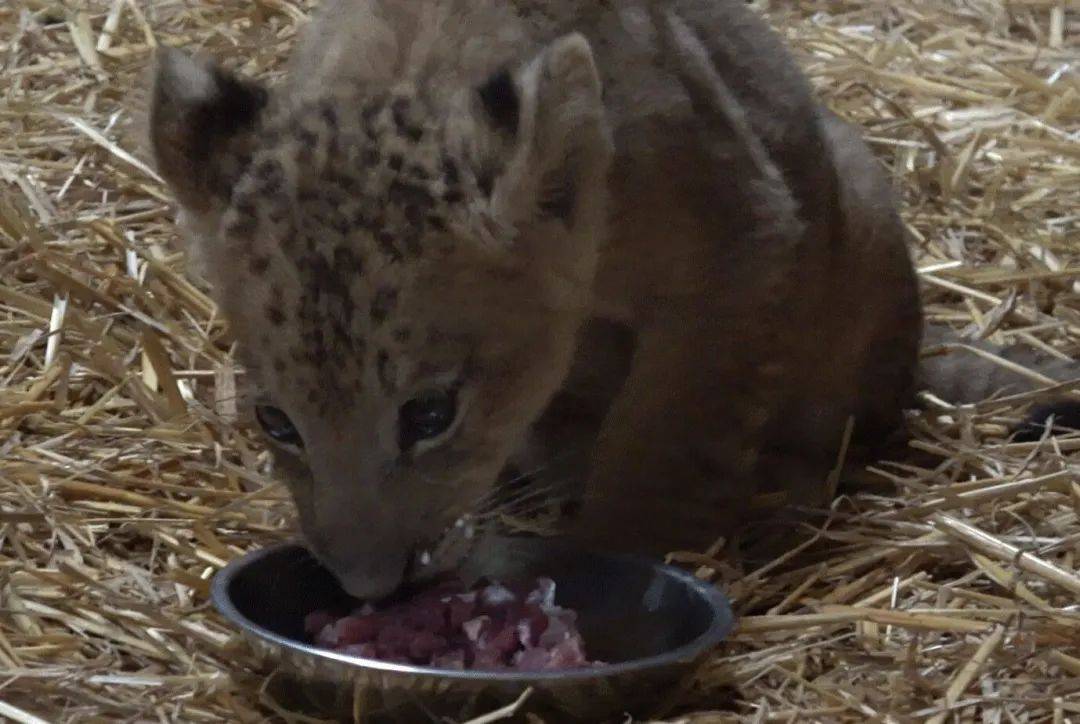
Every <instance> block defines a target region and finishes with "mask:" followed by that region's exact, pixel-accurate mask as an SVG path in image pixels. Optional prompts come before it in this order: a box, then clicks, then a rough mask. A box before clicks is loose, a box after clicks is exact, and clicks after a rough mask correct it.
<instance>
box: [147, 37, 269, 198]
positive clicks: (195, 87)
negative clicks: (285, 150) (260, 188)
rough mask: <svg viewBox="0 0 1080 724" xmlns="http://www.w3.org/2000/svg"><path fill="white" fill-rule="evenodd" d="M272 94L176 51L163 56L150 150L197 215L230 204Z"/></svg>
mask: <svg viewBox="0 0 1080 724" xmlns="http://www.w3.org/2000/svg"><path fill="white" fill-rule="evenodd" d="M267 97H268V96H267V92H266V90H265V89H264V88H263V87H262V86H261V85H258V84H257V83H255V82H252V81H248V80H243V79H240V78H238V77H236V76H234V75H232V74H230V73H228V72H226V71H224V70H222V69H221V68H219V67H218V66H217V65H215V64H213V63H211V62H207V61H202V60H196V59H194V58H191V57H190V56H188V55H187V54H185V53H183V52H181V51H179V50H174V49H172V48H162V49H161V50H159V51H158V52H157V56H156V58H155V68H154V90H153V96H152V98H151V101H150V103H151V106H150V144H151V148H152V149H153V152H154V158H155V162H156V165H157V170H158V173H160V174H161V176H162V177H163V178H164V179H165V181H166V182H168V184H169V186H170V187H171V188H172V190H173V193H174V194H176V197H177V200H179V202H180V203H181V204H182V205H183V206H184V207H186V208H188V209H190V210H192V211H195V212H205V211H208V210H210V209H212V208H213V207H214V206H215V204H216V203H222V202H224V201H226V200H227V199H228V196H229V193H230V189H231V187H232V185H233V184H234V183H235V182H236V180H237V178H238V177H239V175H240V173H241V172H242V171H243V165H244V163H245V161H244V159H245V157H246V155H247V153H248V151H249V149H250V147H251V145H252V141H253V135H254V129H255V126H256V124H257V121H258V119H259V116H260V114H261V113H262V111H263V109H264V108H265V106H266V103H267Z"/></svg>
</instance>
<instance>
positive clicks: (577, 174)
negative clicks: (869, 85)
mask: <svg viewBox="0 0 1080 724" xmlns="http://www.w3.org/2000/svg"><path fill="white" fill-rule="evenodd" d="M151 140H152V144H153V148H154V152H155V155H156V159H157V164H158V168H159V169H160V172H161V174H162V176H163V177H164V178H165V179H167V181H168V183H169V184H170V186H171V188H172V190H173V192H174V193H175V195H176V197H177V199H178V201H179V203H180V205H181V207H182V212H183V213H182V223H183V226H184V227H185V228H186V231H187V234H188V236H189V237H190V238H191V240H192V242H193V252H194V254H195V256H196V257H197V258H198V259H199V261H200V262H201V264H202V267H203V269H204V270H205V275H206V276H207V278H208V279H209V281H210V282H211V284H212V285H213V287H214V289H215V291H216V295H217V298H218V300H219V301H220V303H221V306H222V309H223V311H224V314H225V315H226V316H227V318H228V319H229V321H230V323H231V325H232V326H233V329H234V330H235V334H236V336H237V338H238V340H239V342H240V345H241V348H242V350H243V355H244V357H243V359H244V361H245V363H246V364H247V365H248V366H249V369H250V373H251V375H252V376H253V378H254V379H255V380H256V381H257V383H258V385H259V387H260V388H261V393H262V398H261V399H260V400H259V401H258V406H257V409H256V412H257V415H258V419H259V421H260V423H261V425H262V427H263V428H264V429H265V431H266V433H267V435H268V437H269V439H270V441H271V443H272V445H273V449H274V452H275V455H276V458H277V460H278V463H279V467H280V469H281V470H282V471H283V474H284V476H285V479H286V480H287V481H288V484H289V486H290V489H291V491H292V494H293V496H294V498H295V501H296V505H297V508H298V510H299V516H300V522H301V525H302V529H303V532H304V534H305V536H306V538H307V540H308V542H309V543H310V545H311V547H312V549H313V550H314V552H315V553H316V555H318V556H319V558H320V559H321V560H322V561H323V562H324V563H325V564H326V565H327V566H328V567H329V568H331V569H332V570H333V571H334V572H335V573H336V575H337V576H338V577H339V578H340V580H341V582H342V583H343V585H344V586H345V587H346V588H347V589H348V590H349V591H350V592H351V593H353V594H355V595H358V596H378V595H381V594H385V593H388V592H390V591H392V590H393V589H395V588H396V587H397V586H398V585H399V584H400V583H401V582H402V581H403V580H404V579H406V578H409V577H414V576H422V575H425V574H426V573H429V572H435V571H440V570H446V569H449V568H455V567H457V566H459V565H460V564H461V563H462V562H463V560H464V559H465V558H467V557H468V556H469V555H470V552H471V551H472V550H473V549H474V541H475V540H476V539H477V538H479V537H481V535H480V534H482V533H484V532H485V530H486V529H487V528H488V527H489V526H488V525H486V524H487V523H488V522H490V520H491V510H492V504H491V503H492V500H494V499H495V496H494V493H493V491H494V489H495V486H496V482H497V481H498V480H500V479H501V478H507V477H511V473H510V471H514V470H517V471H521V472H529V471H530V470H532V469H533V468H532V465H533V464H536V465H538V466H539V468H540V469H539V472H538V475H537V477H538V478H539V479H540V480H547V481H548V482H551V484H553V485H554V484H555V483H559V482H562V480H560V479H558V478H567V479H570V478H574V477H581V478H584V479H585V483H584V492H583V493H582V494H581V496H580V508H579V510H578V513H577V515H576V516H575V517H574V519H573V520H572V521H571V522H570V523H569V527H568V529H567V533H568V535H569V536H570V537H572V538H574V539H576V540H577V541H578V542H580V543H582V544H585V545H590V546H598V547H608V548H615V549H620V550H637V551H645V552H650V553H657V554H659V553H662V552H664V551H666V550H670V549H673V548H681V547H700V546H703V545H706V544H708V543H709V542H710V541H712V540H713V539H714V538H715V537H716V536H717V535H718V534H720V533H724V532H726V531H729V530H732V529H733V526H734V525H735V524H736V522H738V521H739V519H740V516H742V514H743V513H744V512H745V504H746V502H747V500H748V498H749V497H750V496H751V495H752V494H754V493H755V492H760V491H766V492H768V491H781V492H786V493H787V495H788V499H789V500H790V501H792V502H797V503H814V502H818V501H819V500H820V498H821V496H822V494H823V492H824V486H823V481H824V479H825V476H826V472H827V471H828V470H829V468H830V466H831V465H832V464H833V462H834V461H835V459H836V455H837V451H838V449H839V447H840V445H841V442H842V440H843V438H844V436H845V430H846V429H847V428H848V426H849V424H851V425H853V427H852V428H851V429H852V431H853V433H854V439H855V441H856V442H860V443H862V442H865V443H873V442H874V441H876V440H878V439H880V438H882V437H883V436H885V435H887V434H888V433H889V432H891V431H892V430H894V429H895V428H896V427H897V425H898V423H899V421H900V413H901V409H902V407H903V406H904V405H905V404H906V403H907V402H908V401H909V400H910V398H911V395H912V392H913V380H914V374H915V368H916V354H917V348H918V345H919V339H920V329H921V320H920V309H919V302H918V296H917V289H916V282H915V277H914V274H913V270H912V265H911V262H910V260H909V257H908V252H907V249H906V246H905V235H904V231H903V228H902V226H901V223H900V221H899V219H898V216H897V212H896V209H895V205H894V203H893V200H892V198H891V197H890V194H889V189H888V185H887V183H886V180H885V179H884V177H883V174H882V173H881V172H880V171H879V169H878V167H877V165H876V164H875V162H874V160H873V159H872V158H871V156H870V154H869V153H868V151H867V148H866V147H865V145H864V144H863V142H862V141H861V140H860V139H859V137H858V135H857V134H856V133H855V132H854V131H853V130H852V129H851V128H849V127H848V126H847V125H845V124H844V123H842V122H840V121H839V120H837V119H836V118H834V117H832V116H831V115H829V113H827V112H826V111H825V110H823V109H822V107H821V106H819V105H818V104H817V103H816V102H815V101H814V99H813V98H812V96H811V92H810V89H809V88H808V85H807V83H806V82H805V81H804V79H803V77H802V76H801V75H800V73H799V71H798V69H797V68H796V66H795V64H794V63H793V62H792V60H791V58H790V57H789V55H788V53H787V52H786V51H785V49H784V48H783V47H782V45H781V43H780V41H779V39H778V38H777V36H776V35H774V34H773V33H772V32H771V31H770V30H769V29H768V28H767V27H766V25H765V24H764V23H763V22H762V21H761V20H760V19H759V18H758V17H756V16H755V15H754V14H753V13H752V12H751V11H749V10H748V9H747V8H746V7H745V3H744V2H741V1H740V0H671V1H669V2H658V1H657V2H647V1H646V0H626V1H624V2H617V3H615V2H598V1H597V0H587V1H586V0H581V1H577V2H576V1H573V0H517V1H516V2H510V3H506V2H497V1H496V0H432V1H431V2H423V3H421V2H400V1H398V0H328V2H327V3H326V6H325V7H324V8H323V10H322V11H321V14H320V15H319V16H318V17H317V19H316V20H315V21H314V22H313V23H312V24H311V25H310V27H308V28H307V29H306V32H305V34H304V36H303V39H302V40H301V42H300V44H299V48H298V50H297V51H296V55H295V57H294V59H293V63H292V66H291V71H290V74H289V77H288V80H287V81H286V82H285V83H283V84H281V85H280V86H278V87H275V88H265V87H263V86H261V85H259V84H256V83H254V82H252V81H249V80H243V79H240V78H238V77H236V76H234V75H232V74H230V73H227V72H225V71H223V70H221V69H220V68H218V67H217V66H215V65H213V64H211V63H208V62H203V61H196V60H193V59H191V58H189V57H188V56H186V55H184V54H182V53H180V52H179V51H164V52H162V53H161V54H160V56H159V63H158V68H157V74H156V83H155V92H154V96H153V101H152V110H151ZM554 471H558V474H557V475H556V474H555V473H554ZM545 476H546V477H545ZM546 484H547V483H544V485H546ZM546 490H547V488H540V489H539V490H536V489H533V490H532V491H531V492H529V490H528V489H526V493H525V494H526V495H540V496H543V495H544V494H545V491H546ZM552 494H554V493H552ZM559 494H560V495H561V494H562V493H559Z"/></svg>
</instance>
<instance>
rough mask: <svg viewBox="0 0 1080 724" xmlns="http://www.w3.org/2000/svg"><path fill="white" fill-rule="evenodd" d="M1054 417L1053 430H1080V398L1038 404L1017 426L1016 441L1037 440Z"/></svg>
mask: <svg viewBox="0 0 1080 724" xmlns="http://www.w3.org/2000/svg"><path fill="white" fill-rule="evenodd" d="M1050 418H1053V427H1052V431H1053V432H1068V431H1071V430H1080V400H1057V401H1054V402H1049V403H1046V404H1043V405H1038V406H1037V407H1035V408H1033V409H1032V410H1031V412H1029V413H1028V416H1027V419H1026V420H1024V422H1022V423H1021V424H1020V425H1018V426H1017V428H1016V432H1015V434H1014V435H1013V438H1012V439H1013V441H1014V442H1035V441H1037V440H1039V439H1041V438H1042V436H1043V434H1044V433H1045V431H1046V424H1047V422H1048V421H1049V420H1050Z"/></svg>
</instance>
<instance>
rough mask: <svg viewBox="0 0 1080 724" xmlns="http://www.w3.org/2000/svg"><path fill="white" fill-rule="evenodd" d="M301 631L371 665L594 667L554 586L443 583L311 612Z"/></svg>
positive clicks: (551, 583)
mask: <svg viewBox="0 0 1080 724" xmlns="http://www.w3.org/2000/svg"><path fill="white" fill-rule="evenodd" d="M304 630H305V631H306V632H307V635H308V636H310V637H311V639H312V641H313V642H314V643H315V644H316V645H317V646H321V647H324V648H328V649H333V650H334V651H339V652H341V653H345V654H351V655H353V656H362V657H364V658H369V659H380V660H382V661H393V662H397V663H406V664H419V665H422V666H434V667H437V668H441V669H458V670H462V669H487V670H500V669H501V670H514V671H555V670H563V669H573V668H580V667H586V666H596V665H598V664H599V662H591V661H589V660H588V658H587V657H586V655H585V644H584V641H583V640H582V638H581V633H580V632H579V631H578V630H577V614H575V613H574V612H573V611H571V610H569V609H566V608H562V607H560V606H557V605H555V582H554V581H552V580H551V579H550V578H538V579H536V584H535V586H533V587H532V588H529V587H527V586H523V587H509V586H504V585H502V584H500V583H488V584H485V585H483V586H480V587H477V588H475V589H473V590H466V589H465V587H464V585H462V584H460V583H443V584H439V585H438V586H436V587H434V588H431V589H429V590H426V591H423V592H421V593H420V594H418V595H416V596H414V597H413V598H412V599H410V600H408V601H405V602H403V603H397V604H393V605H390V606H387V607H386V608H383V609H381V610H377V609H376V608H375V607H373V606H372V605H370V604H365V605H363V606H362V607H360V608H358V609H356V610H354V611H353V612H352V613H350V614H348V615H346V616H335V615H333V614H331V613H330V612H328V611H314V612H312V613H310V614H308V616H307V617H306V618H305V619H304Z"/></svg>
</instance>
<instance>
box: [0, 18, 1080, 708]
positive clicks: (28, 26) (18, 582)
mask: <svg viewBox="0 0 1080 724" xmlns="http://www.w3.org/2000/svg"><path fill="white" fill-rule="evenodd" d="M759 5H763V8H762V9H763V10H765V11H767V12H769V13H770V15H771V17H772V19H773V20H774V22H775V23H776V25H777V26H778V27H780V28H781V29H782V31H783V32H784V33H785V34H786V35H787V36H788V38H789V39H790V41H791V43H792V44H793V46H794V47H795V48H796V49H797V50H798V51H799V53H800V55H801V56H802V59H803V61H804V63H805V66H806V68H807V70H808V72H809V73H810V75H811V76H812V78H813V79H814V81H815V83H816V84H817V86H818V88H819V89H820V92H821V94H822V95H823V97H825V98H826V99H827V100H828V102H829V103H830V105H832V107H834V108H835V109H836V110H838V111H839V112H840V113H841V114H842V115H844V116H846V117H849V118H852V119H856V120H858V121H859V122H861V123H862V124H864V126H865V127H866V129H867V133H868V135H869V137H870V139H871V141H872V143H873V146H874V149H875V150H876V151H877V152H879V154H880V156H881V158H882V159H883V161H885V162H886V163H887V164H889V165H890V167H891V168H892V171H893V177H894V178H895V182H896V185H897V188H898V189H899V191H900V193H901V194H902V196H903V198H904V201H905V214H906V218H907V220H908V221H909V223H910V226H911V228H912V231H913V232H914V235H915V237H916V239H917V243H916V256H917V261H918V264H919V267H920V269H921V275H922V278H923V280H924V282H925V289H926V291H925V300H926V303H927V309H928V313H929V314H930V315H931V316H933V317H934V318H936V319H938V320H941V321H945V322H948V323H950V324H952V325H954V326H955V327H956V328H958V329H965V330H967V331H968V332H970V333H973V334H984V335H988V336H989V337H990V338H991V339H993V340H995V341H999V342H1002V341H1010V342H1020V343H1024V344H1029V345H1033V346H1035V347H1038V348H1041V349H1043V350H1045V351H1047V352H1049V353H1051V354H1055V355H1075V353H1076V352H1077V350H1078V349H1080V278H1078V276H1077V275H1078V274H1080V75H1078V73H1080V6H1077V5H1076V3H1075V2H1073V0H1012V1H1011V2H998V1H995V0H902V1H901V2H893V3H883V2H877V1H875V0H821V1H815V2H810V1H806V2H779V1H777V2H774V3H771V7H770V6H769V5H770V4H769V3H759ZM306 9H307V8H306V5H305V4H304V3H302V2H299V1H297V0H259V1H258V2H252V3H246V2H245V3H240V2H236V3H232V2H211V1H210V0H206V1H205V2H198V1H196V0H183V1H180V0H175V1H174V0H168V1H157V2H151V1H150V0H136V1H132V0H115V1H113V0H81V1H80V0H70V1H68V2H64V3H58V2H50V1H47V0H22V1H21V2H6V3H2V4H0V68H2V71H0V602H2V603H0V719H7V720H11V721H17V722H27V723H29V722H35V723H36V722H41V721H79V722H98V721H100V722H104V721H109V722H113V721H191V722H198V721H237V722H255V721H266V720H271V721H285V720H293V721H299V720H301V719H298V718H295V717H293V716H291V715H289V714H287V713H285V712H281V711H277V710H275V708H274V706H273V704H272V703H271V702H269V701H267V699H266V698H265V697H264V696H263V695H262V694H261V693H260V682H261V680H260V678H259V677H258V676H257V675H255V674H254V673H253V672H252V671H251V670H250V669H249V668H248V660H247V659H246V658H245V653H244V650H243V648H242V647H239V646H237V645H236V643H235V641H234V640H233V639H232V631H231V630H230V629H229V628H228V627H226V626H225V625H224V624H223V623H222V621H221V620H220V619H219V618H218V617H217V616H216V615H215V614H214V613H213V612H212V611H211V610H210V609H209V608H208V606H207V603H206V595H207V589H208V581H209V579H210V578H211V576H212V575H213V573H214V572H215V571H216V570H218V569H219V568H220V567H221V566H222V565H223V564H224V563H225V562H226V561H228V560H229V559H231V558H233V557H235V556H237V555H239V554H241V553H242V552H244V551H247V550H250V549H253V548H256V547H259V546H263V545H265V544H267V543H270V542H273V541H275V540H278V539H281V538H283V537H287V536H288V535H289V532H288V531H289V526H290V510H289V505H288V502H287V500H286V498H285V495H284V491H283V490H282V488H281V487H280V485H278V484H276V483H275V482H274V481H273V480H272V479H271V477H270V476H269V475H268V468H267V457H266V454H265V452H264V451H263V449H262V447H261V446H260V444H259V442H258V439H257V437H256V436H254V434H253V432H252V430H251V429H250V427H248V426H246V425H245V424H243V420H242V410H241V409H239V407H240V406H238V405H237V402H236V390H237V389H238V388H239V386H240V384H241V382H242V375H243V373H242V370H240V369H238V368H237V367H236V366H235V365H234V364H233V362H232V355H231V347H230V342H229V339H228V337H227V330H226V329H225V328H224V326H223V324H222V323H221V321H220V320H219V319H218V318H217V317H216V316H215V314H214V307H213V305H212V304H211V302H210V301H209V300H208V299H207V297H206V296H205V295H204V294H203V292H201V291H200V290H199V288H198V287H196V286H193V285H192V284H191V283H189V282H188V281H186V280H185V278H184V276H183V274H182V258H181V257H180V255H179V253H178V252H177V250H176V249H177V247H176V246H175V244H174V232H173V227H172V210H171V208H170V206H169V203H168V199H167V196H166V195H165V193H164V191H163V188H162V186H161V184H160V183H159V181H158V180H157V179H156V178H155V175H154V173H153V172H152V171H151V170H150V169H149V168H148V167H147V166H146V165H145V164H144V162H143V161H142V160H140V159H143V158H144V156H143V155H142V154H140V153H139V152H138V149H137V144H136V143H135V142H134V141H133V137H134V135H133V134H132V133H131V126H132V118H133V117H134V115H135V114H134V113H133V112H132V110H133V106H134V105H135V104H137V94H134V93H133V89H134V88H135V87H136V86H137V82H136V81H137V78H138V77H139V75H140V73H141V71H142V69H143V68H144V67H145V65H146V62H147V59H148V56H149V52H150V50H151V47H152V46H153V45H154V43H156V42H166V43H169V44H184V45H197V46H201V47H206V48H209V49H211V50H213V51H214V52H216V53H218V54H220V55H221V56H223V57H225V58H227V59H229V60H231V61H233V62H234V63H236V64H240V65H241V66H242V67H243V69H244V70H245V71H248V72H252V73H257V74H260V75H264V76H265V75H272V74H273V73H274V72H275V70H276V69H277V68H278V67H279V62H280V60H281V58H282V57H284V55H285V53H286V51H287V49H288V48H289V46H290V44H291V40H292V37H293V34H294V31H295V28H296V27H297V25H298V24H299V23H300V22H302V20H303V16H304V13H305V11H306ZM1027 403H1028V399H1027V398H1025V397H1012V398H1008V399H1005V400H1003V401H998V402H992V403H985V404H982V405H978V406H975V407H973V408H967V409H959V410H957V409H950V408H948V406H946V405H942V404H941V403H940V402H939V401H935V400H928V404H929V405H930V412H926V413H920V414H913V415H912V417H911V419H910V427H911V429H912V432H913V434H914V437H915V441H914V442H913V443H912V445H913V447H914V448H916V449H915V450H914V451H913V452H916V453H919V457H918V464H914V463H913V462H912V461H913V460H914V459H915V458H910V457H907V456H901V457H904V458H906V461H905V459H900V460H899V461H898V462H897V463H882V464H880V465H878V466H875V468H874V469H873V470H869V471H867V474H866V475H865V476H863V477H865V478H866V480H865V484H864V485H863V488H862V491H861V492H859V493H858V494H852V495H848V496H846V497H844V498H842V499H840V500H839V501H838V502H837V503H836V504H835V506H834V508H833V510H832V513H831V515H830V516H829V517H828V519H827V524H826V525H824V526H822V528H821V530H820V531H819V533H818V536H817V537H816V539H815V541H813V542H812V543H811V544H809V545H806V546H804V547H802V548H800V549H799V550H796V551H793V552H792V554H790V555H787V556H784V557H783V558H781V559H779V560H777V561H775V562H774V563H772V564H770V565H768V566H766V567H765V568H762V569H760V570H757V571H752V572H743V573H744V574H745V573H749V575H736V573H735V572H734V571H732V570H731V568H730V566H729V565H728V564H726V563H725V562H723V561H719V562H717V561H712V560H711V559H707V558H705V557H700V556H699V557H698V558H697V559H696V560H695V561H694V565H698V566H701V574H702V575H707V576H713V577H715V578H716V579H717V580H718V581H722V582H723V584H724V585H725V586H727V587H728V589H729V590H730V591H731V593H732V595H733V597H734V599H735V601H736V603H737V606H738V608H739V610H740V611H741V612H742V613H743V614H745V618H743V620H742V624H741V626H740V628H739V630H738V632H737V634H736V635H735V637H734V639H733V641H732V643H731V644H730V645H729V646H728V647H726V648H725V649H724V650H723V651H721V652H719V653H718V655H717V656H716V657H715V658H714V659H713V660H712V661H710V662H709V663H708V664H707V665H706V666H705V667H704V668H703V669H702V670H701V671H700V673H699V675H698V677H697V679H696V681H695V682H694V684H693V685H692V686H690V687H688V688H687V689H686V690H685V691H683V692H680V693H679V694H678V695H676V696H675V697H673V699H672V701H671V702H669V705H670V708H669V710H668V713H666V714H662V715H661V716H663V717H666V719H667V720H669V721H694V722H704V721H709V722H712V721H717V722H720V721H729V720H746V721H852V720H886V721H895V722H904V721H915V720H919V721H923V720H930V721H938V722H942V721H953V720H956V721H971V720H982V721H986V722H998V721H1030V722H1042V721H1046V722H1050V721H1052V722H1065V721H1070V720H1071V721H1080V572H1078V569H1080V478H1078V476H1077V475H1076V474H1075V471H1077V470H1078V468H1077V463H1076V460H1077V458H1076V457H1075V452H1076V451H1077V450H1080V438H1078V437H1075V436H1074V437H1064V436H1063V437H1058V438H1057V439H1047V440H1044V441H1043V442H1040V443H1025V444H1019V443H1013V444H1010V443H1008V442H1007V441H1006V440H1005V436H1004V435H1005V431H1006V429H1007V425H1008V423H1009V422H1010V421H1011V420H1015V419H1016V418H1017V417H1018V415H1019V414H1020V413H1021V412H1022V408H1023V406H1024V405H1025V404H1027ZM689 712H699V713H697V714H691V713H689Z"/></svg>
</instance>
